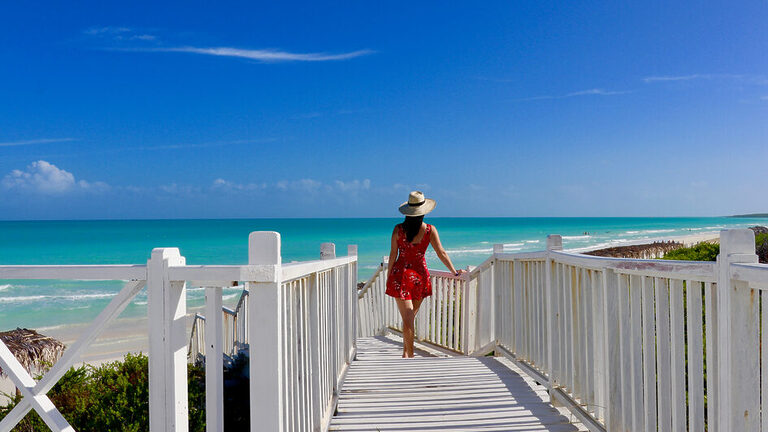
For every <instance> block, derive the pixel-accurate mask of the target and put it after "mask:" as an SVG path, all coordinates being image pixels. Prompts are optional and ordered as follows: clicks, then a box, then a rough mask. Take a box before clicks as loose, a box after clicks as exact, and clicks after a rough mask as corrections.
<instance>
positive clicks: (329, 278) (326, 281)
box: [0, 232, 357, 432]
mask: <svg viewBox="0 0 768 432" xmlns="http://www.w3.org/2000/svg"><path fill="white" fill-rule="evenodd" d="M248 251H249V254H248V256H249V263H248V265H233V266H221V265H216V266H206V265H195V266H192V265H186V262H185V259H184V257H182V256H181V255H180V253H179V250H178V249H176V248H160V249H154V250H153V251H152V254H151V257H150V259H149V261H148V262H147V264H146V265H96V266H56V265H52V266H7V265H4V266H0V279H74V280H123V281H128V282H127V283H126V284H125V287H124V288H123V289H122V290H121V291H120V292H119V293H118V294H117V295H116V296H115V297H114V298H113V299H112V301H111V302H110V303H109V304H108V305H107V307H106V308H105V309H104V310H103V311H102V312H101V313H100V314H99V315H98V317H97V318H96V320H94V322H93V323H91V324H90V326H89V327H88V328H87V329H86V330H85V332H84V333H83V335H82V336H81V338H80V339H79V340H78V341H77V342H75V343H74V344H73V345H71V346H70V347H69V348H68V349H67V350H66V351H65V353H64V355H63V356H62V358H61V359H60V360H59V361H58V362H57V363H56V364H55V365H53V367H52V368H51V369H50V370H49V371H48V373H46V374H45V376H44V377H43V378H42V379H41V380H39V381H37V382H36V381H35V380H34V379H33V378H32V377H30V376H29V374H28V373H27V372H26V371H25V370H24V369H23V367H22V366H21V365H20V364H19V362H18V361H17V360H16V358H15V357H14V356H13V354H12V353H11V352H10V351H9V350H8V348H7V347H6V346H5V344H4V343H2V341H0V367H1V368H2V369H3V371H4V372H5V373H6V374H7V375H8V376H9V377H10V378H11V379H12V380H13V382H14V384H15V385H16V387H18V388H19V390H20V391H21V394H22V396H23V399H22V400H21V402H20V403H19V404H17V405H16V407H15V408H14V409H13V410H12V411H11V412H10V413H9V414H8V415H6V417H4V418H3V419H2V421H0V432H5V431H9V430H11V428H13V427H14V426H15V425H16V424H17V423H18V422H19V421H21V420H22V419H23V417H24V416H25V415H26V414H27V413H28V412H29V411H30V410H32V409H33V410H35V411H36V412H37V413H38V414H39V415H40V417H41V418H42V419H43V420H44V421H45V423H46V424H47V425H48V427H49V428H50V429H51V430H52V431H55V432H60V431H74V429H73V428H72V427H71V426H70V425H69V424H68V423H67V421H66V420H65V419H64V417H63V416H62V415H61V414H60V413H59V411H58V410H57V409H56V407H55V406H54V405H53V403H52V402H51V401H50V400H49V399H48V397H47V396H46V393H47V392H48V391H49V390H50V389H51V388H52V387H53V386H54V385H55V384H56V382H57V381H58V380H59V379H60V378H61V377H62V376H63V375H64V373H65V372H66V371H67V369H69V367H70V366H72V365H73V364H74V363H75V362H77V361H78V359H79V358H80V355H81V354H82V353H83V352H84V350H85V349H87V347H88V346H89V345H90V343H91V342H93V341H94V340H95V339H96V338H97V337H98V336H99V334H101V333H102V332H103V330H104V329H105V328H106V327H107V325H108V324H109V323H110V322H111V321H112V320H113V319H114V318H116V317H117V316H118V315H119V314H120V312H122V310H123V309H124V308H125V307H126V306H127V305H128V303H129V302H130V301H131V300H132V299H133V298H134V297H135V296H136V294H138V292H139V291H140V290H141V289H142V288H143V287H144V286H145V285H146V286H147V290H148V292H147V297H148V319H149V329H151V331H149V329H148V334H149V410H150V411H149V421H150V431H151V432H176V431H186V430H187V429H188V408H187V398H188V395H187V343H188V340H189V335H187V334H186V319H187V316H186V286H187V283H188V282H189V284H190V285H194V286H202V287H206V314H207V315H208V319H206V320H205V333H206V334H207V335H217V337H208V338H207V340H206V341H205V349H204V350H205V353H206V357H207V358H208V361H207V362H206V365H205V369H206V385H205V388H206V427H207V430H208V431H222V430H223V367H222V358H223V356H222V355H221V354H222V353H223V352H224V349H225V341H224V338H223V335H224V331H223V330H224V328H223V326H224V317H223V314H222V313H220V311H221V310H222V304H221V297H222V290H221V287H225V286H232V283H233V282H244V283H245V284H246V287H247V289H248V292H249V294H248V296H247V300H246V304H247V310H248V312H247V314H248V319H247V329H246V330H245V331H247V333H248V335H247V336H248V339H249V342H250V344H251V346H250V349H249V362H250V374H249V375H250V382H249V385H250V409H251V413H250V414H251V422H250V423H251V431H277V432H282V431H314V430H327V428H328V422H329V419H330V417H331V415H332V414H333V411H334V409H335V404H336V398H337V394H338V389H339V387H340V383H341V382H342V381H343V379H344V376H345V373H346V370H347V367H348V365H349V363H350V362H351V361H352V359H353V358H354V355H355V340H356V337H357V335H356V327H355V325H353V324H354V323H355V322H357V317H356V315H357V313H356V306H357V302H356V301H355V300H356V297H355V288H356V276H357V249H356V247H355V246H350V248H349V256H346V257H340V258H336V257H335V248H334V246H333V245H332V244H330V243H329V244H324V245H323V248H322V254H321V256H322V258H323V259H321V260H318V261H309V262H301V263H291V264H286V265H282V263H281V253H280V234H278V233H276V232H254V233H251V235H250V237H249V245H248ZM237 337H239V336H237Z"/></svg>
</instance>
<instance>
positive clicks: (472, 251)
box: [446, 248, 493, 254]
mask: <svg viewBox="0 0 768 432" xmlns="http://www.w3.org/2000/svg"><path fill="white" fill-rule="evenodd" d="M446 252H448V253H449V254H479V253H488V252H493V248H483V249H447V250H446Z"/></svg>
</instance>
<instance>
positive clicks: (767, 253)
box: [755, 233, 768, 263]
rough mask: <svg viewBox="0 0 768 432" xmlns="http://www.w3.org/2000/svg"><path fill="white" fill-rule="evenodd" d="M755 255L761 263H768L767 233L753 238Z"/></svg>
mask: <svg viewBox="0 0 768 432" xmlns="http://www.w3.org/2000/svg"><path fill="white" fill-rule="evenodd" d="M755 253H757V256H758V258H759V259H760V262H761V263H768V233H765V234H758V235H757V236H756V237H755Z"/></svg>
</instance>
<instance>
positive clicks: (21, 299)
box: [0, 293, 115, 303]
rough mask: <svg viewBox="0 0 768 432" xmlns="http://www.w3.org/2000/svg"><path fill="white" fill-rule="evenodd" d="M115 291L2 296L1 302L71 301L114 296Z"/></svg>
mask: <svg viewBox="0 0 768 432" xmlns="http://www.w3.org/2000/svg"><path fill="white" fill-rule="evenodd" d="M114 296H115V294H114V293H101V294H71V295H51V296H46V295H34V296H18V297H0V303H27V302H31V301H36V300H69V301H81V300H91V299H103V298H111V297H114Z"/></svg>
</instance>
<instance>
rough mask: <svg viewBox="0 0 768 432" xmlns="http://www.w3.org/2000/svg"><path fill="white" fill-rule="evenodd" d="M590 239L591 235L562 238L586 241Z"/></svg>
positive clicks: (564, 237)
mask: <svg viewBox="0 0 768 432" xmlns="http://www.w3.org/2000/svg"><path fill="white" fill-rule="evenodd" d="M591 237H592V236H591V235H578V236H563V240H586V239H588V238H591Z"/></svg>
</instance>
